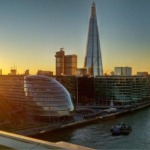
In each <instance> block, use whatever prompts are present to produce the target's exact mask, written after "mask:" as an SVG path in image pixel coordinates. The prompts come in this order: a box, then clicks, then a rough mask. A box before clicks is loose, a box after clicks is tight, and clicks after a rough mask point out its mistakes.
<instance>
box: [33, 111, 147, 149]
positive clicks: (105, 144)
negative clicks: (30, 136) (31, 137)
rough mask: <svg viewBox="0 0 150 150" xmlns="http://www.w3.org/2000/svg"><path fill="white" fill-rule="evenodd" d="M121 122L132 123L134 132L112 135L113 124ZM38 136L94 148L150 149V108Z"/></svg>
mask: <svg viewBox="0 0 150 150" xmlns="http://www.w3.org/2000/svg"><path fill="white" fill-rule="evenodd" d="M120 122H124V123H125V124H128V125H131V127H132V132H131V133H130V134H129V135H124V136H122V135H121V136H112V135H111V133H110V128H111V126H113V125H114V124H117V123H120ZM36 138H39V139H42V140H47V141H51V142H58V141H65V142H69V143H74V144H79V145H83V146H87V147H91V148H94V149H150V108H146V109H143V110H140V111H138V112H134V113H133V114H128V115H125V116H120V117H117V118H111V119H109V120H100V121H98V122H96V123H93V124H90V125H87V126H84V127H80V128H76V129H66V130H63V131H57V132H54V133H45V134H43V135H40V136H37V137H36Z"/></svg>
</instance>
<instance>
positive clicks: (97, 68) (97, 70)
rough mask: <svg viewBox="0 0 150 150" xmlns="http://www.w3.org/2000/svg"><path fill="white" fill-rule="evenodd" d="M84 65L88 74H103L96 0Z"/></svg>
mask: <svg viewBox="0 0 150 150" xmlns="http://www.w3.org/2000/svg"><path fill="white" fill-rule="evenodd" d="M84 67H85V68H87V70H88V74H89V75H91V76H96V75H103V66H102V57H101V48H100V42H99V33H98V25H97V17H96V8H95V3H94V1H93V3H92V6H91V16H90V22H89V31H88V39H87V48H86V56H85V62H84Z"/></svg>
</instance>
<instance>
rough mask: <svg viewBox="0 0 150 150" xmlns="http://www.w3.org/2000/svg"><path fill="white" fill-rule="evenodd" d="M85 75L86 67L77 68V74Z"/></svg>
mask: <svg viewBox="0 0 150 150" xmlns="http://www.w3.org/2000/svg"><path fill="white" fill-rule="evenodd" d="M85 75H87V69H86V68H77V76H85Z"/></svg>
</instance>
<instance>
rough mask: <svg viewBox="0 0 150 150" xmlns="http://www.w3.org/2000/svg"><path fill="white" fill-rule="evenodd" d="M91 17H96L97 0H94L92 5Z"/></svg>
mask: <svg viewBox="0 0 150 150" xmlns="http://www.w3.org/2000/svg"><path fill="white" fill-rule="evenodd" d="M91 17H96V9H95V2H94V0H93V2H92V5H91Z"/></svg>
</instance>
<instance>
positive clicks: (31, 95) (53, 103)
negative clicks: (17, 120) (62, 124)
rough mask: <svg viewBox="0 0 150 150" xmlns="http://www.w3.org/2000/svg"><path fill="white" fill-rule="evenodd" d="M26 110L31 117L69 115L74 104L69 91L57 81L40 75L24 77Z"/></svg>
mask: <svg viewBox="0 0 150 150" xmlns="http://www.w3.org/2000/svg"><path fill="white" fill-rule="evenodd" d="M24 91H25V95H26V98H27V103H26V106H27V108H26V109H27V111H28V112H29V113H30V115H32V116H33V117H40V118H41V117H42V118H47V117H63V116H69V115H70V113H71V112H72V111H73V110H74V106H73V103H72V100H71V97H70V94H69V92H68V91H67V90H66V88H65V87H64V86H62V85H61V84H60V83H59V82H58V81H56V80H55V79H53V78H51V77H46V76H42V75H29V76H25V77H24Z"/></svg>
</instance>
